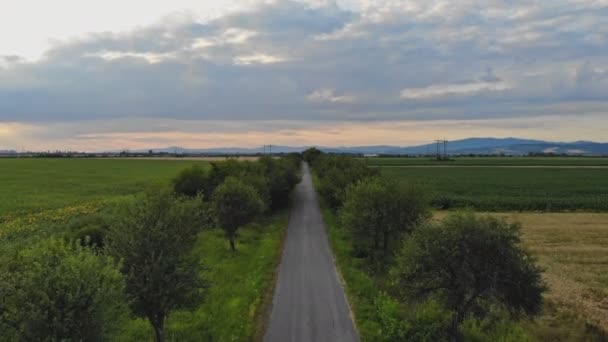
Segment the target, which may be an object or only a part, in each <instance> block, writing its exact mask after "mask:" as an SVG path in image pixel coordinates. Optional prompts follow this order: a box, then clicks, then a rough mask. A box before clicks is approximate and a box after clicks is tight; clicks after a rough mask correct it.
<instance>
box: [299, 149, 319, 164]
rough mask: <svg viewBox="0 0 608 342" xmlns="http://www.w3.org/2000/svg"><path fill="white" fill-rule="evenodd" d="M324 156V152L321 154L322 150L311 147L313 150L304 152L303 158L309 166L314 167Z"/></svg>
mask: <svg viewBox="0 0 608 342" xmlns="http://www.w3.org/2000/svg"><path fill="white" fill-rule="evenodd" d="M322 154H323V152H321V150H319V149H317V148H316V147H311V148H309V149H307V150H306V151H304V152H302V158H303V159H304V160H305V161H306V162H307V163H308V164H310V165H311V166H313V165H314V163H315V161H316V160H317V158H319V157H320V156H321V155H322Z"/></svg>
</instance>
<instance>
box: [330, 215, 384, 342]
mask: <svg viewBox="0 0 608 342" xmlns="http://www.w3.org/2000/svg"><path fill="white" fill-rule="evenodd" d="M322 213H323V219H324V221H325V225H326V227H327V234H328V236H329V242H330V245H331V248H332V250H333V253H334V258H335V260H336V266H337V267H338V272H340V274H341V276H342V279H343V281H344V289H345V290H346V296H347V298H348V302H349V305H350V308H351V310H352V313H353V315H354V319H355V324H356V327H357V331H358V333H359V337H360V339H361V341H379V340H381V337H382V331H381V328H380V325H379V324H378V316H377V310H376V301H377V300H379V299H380V298H381V295H382V293H381V292H380V290H379V289H378V288H377V287H376V286H375V284H374V281H373V279H372V278H371V277H370V276H369V275H368V274H367V273H365V272H364V271H363V270H362V266H361V264H360V263H361V260H359V259H356V258H353V256H352V254H353V253H352V251H353V243H352V239H351V237H350V235H349V234H348V233H347V232H346V230H344V229H343V228H341V227H340V226H339V225H338V223H337V219H336V216H335V215H334V213H332V212H331V210H329V209H327V208H322Z"/></svg>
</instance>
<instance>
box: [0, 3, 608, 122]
mask: <svg viewBox="0 0 608 342" xmlns="http://www.w3.org/2000/svg"><path fill="white" fill-rule="evenodd" d="M378 3H380V4H381V5H382V6H380V5H377V4H378ZM378 3H376V5H374V6H367V7H365V6H364V8H363V9H362V11H361V13H355V12H352V11H348V10H344V9H341V8H339V7H338V6H336V5H327V6H316V7H314V8H313V7H309V6H307V5H305V4H302V3H297V2H291V1H281V2H275V3H271V4H260V5H258V6H257V7H255V8H252V9H250V10H248V11H242V12H237V13H233V14H230V15H228V16H225V17H221V18H218V19H215V20H212V21H209V22H204V23H200V22H196V21H195V20H194V19H192V18H188V17H186V18H181V19H180V20H171V21H161V22H159V23H158V24H156V25H153V26H150V27H145V28H140V29H137V30H134V31H132V32H126V33H93V34H89V35H87V36H85V37H82V38H80V39H77V40H74V41H69V42H64V43H58V44H57V45H55V46H54V47H53V48H52V49H51V50H49V51H48V52H47V54H46V55H45V57H44V58H42V59H41V60H39V61H37V62H24V61H22V60H19V59H16V58H13V57H11V58H9V59H7V58H6V57H4V60H5V64H7V65H8V66H5V67H0V121H2V120H5V121H45V122H54V121H66V120H91V119H96V120H116V119H118V118H124V117H144V118H150V119H152V118H154V119H155V120H158V119H162V118H172V119H181V120H253V121H255V120H283V121H295V120H303V119H306V120H345V121H348V120H354V121H374V120H438V119H479V118H481V119H485V118H509V117H525V116H529V117H534V116H542V115H547V114H556V115H571V114H577V113H584V112H589V111H595V110H598V108H604V109H605V108H606V107H608V99H607V98H606V95H605V89H606V85H607V83H608V81H607V78H608V77H607V73H608V72H607V71H606V70H608V62H606V60H605V56H606V55H608V44H606V42H607V41H608V38H607V37H608V29H606V27H608V8H606V6H600V5H597V4H594V3H593V2H584V1H576V2H574V1H572V2H571V1H565V0H555V1H549V0H544V1H541V2H537V3H536V5H534V6H532V5H530V3H529V2H524V1H499V0H493V1H489V2H479V1H471V0H469V1H461V2H458V3H454V4H453V6H452V5H451V6H450V7H441V6H436V5H437V4H438V3H439V2H436V1H422V0H420V1H412V2H410V3H411V4H415V5H416V6H417V7H412V8H409V7H407V6H403V2H401V1H395V2H394V4H393V5H391V4H390V1H385V2H378ZM247 58H249V59H247ZM243 60H246V61H247V60H248V61H250V62H248V63H238V61H243ZM7 61H10V62H7ZM1 65H2V63H0V66H1ZM479 82H483V83H488V84H497V85H502V84H504V85H505V86H504V87H503V88H505V90H504V91H468V92H467V91H457V92H454V91H452V92H450V91H444V92H441V91H435V95H436V96H433V97H429V98H426V99H423V100H417V99H413V98H412V99H409V100H406V101H404V100H403V98H402V97H401V95H400V94H401V93H402V91H403V89H408V88H428V87H435V88H431V89H439V88H437V87H440V86H447V87H449V86H452V87H453V86H454V85H461V86H460V87H461V88H456V89H461V90H462V89H467V88H466V87H467V86H466V85H467V84H475V83H479ZM462 85H464V88H462V87H463V86H462ZM507 86H508V87H507ZM507 88H508V90H507ZM481 89H482V90H483V87H481ZM313 94H317V95H316V96H313V99H315V100H314V101H311V100H310V99H311V95H313ZM568 104H576V105H577V107H573V106H568ZM560 108H561V109H560ZM564 108H567V109H564ZM573 108H575V109H573ZM575 111H576V112H575Z"/></svg>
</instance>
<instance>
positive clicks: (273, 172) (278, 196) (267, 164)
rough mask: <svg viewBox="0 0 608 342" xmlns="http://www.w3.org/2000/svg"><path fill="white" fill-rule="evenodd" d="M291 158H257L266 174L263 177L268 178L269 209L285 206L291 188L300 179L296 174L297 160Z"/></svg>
mask: <svg viewBox="0 0 608 342" xmlns="http://www.w3.org/2000/svg"><path fill="white" fill-rule="evenodd" d="M293 158H294V157H284V158H279V159H276V158H270V157H261V158H260V159H259V160H258V163H260V164H261V165H262V168H263V171H264V174H265V175H266V177H265V179H267V180H268V182H267V186H268V196H269V202H270V205H269V206H270V209H273V210H276V209H280V208H284V207H286V206H287V204H289V195H290V194H291V190H292V189H293V187H294V186H295V185H296V184H297V183H298V182H299V181H300V178H299V176H298V167H299V161H298V160H296V159H293Z"/></svg>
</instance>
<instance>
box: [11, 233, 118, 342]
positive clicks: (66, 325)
mask: <svg viewBox="0 0 608 342" xmlns="http://www.w3.org/2000/svg"><path fill="white" fill-rule="evenodd" d="M123 288H124V280H123V278H122V276H121V274H120V272H119V270H118V265H117V264H116V262H115V261H114V259H112V258H110V257H108V256H103V255H97V254H96V253H95V250H94V249H90V248H88V247H83V246H81V245H80V244H78V243H74V242H72V243H66V242H65V241H63V240H60V239H50V240H46V241H43V242H41V243H39V244H37V245H35V246H33V247H31V248H29V249H25V250H22V251H19V252H17V253H16V254H14V255H12V256H10V257H9V256H5V259H4V260H3V262H2V263H1V264H0V339H1V340H3V341H65V340H70V341H99V340H108V339H110V336H111V333H112V331H113V330H114V329H115V328H116V326H117V324H118V323H120V321H121V319H122V318H124V317H125V315H124V314H126V312H127V308H126V306H125V304H123V303H124V302H125V301H124V297H123Z"/></svg>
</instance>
